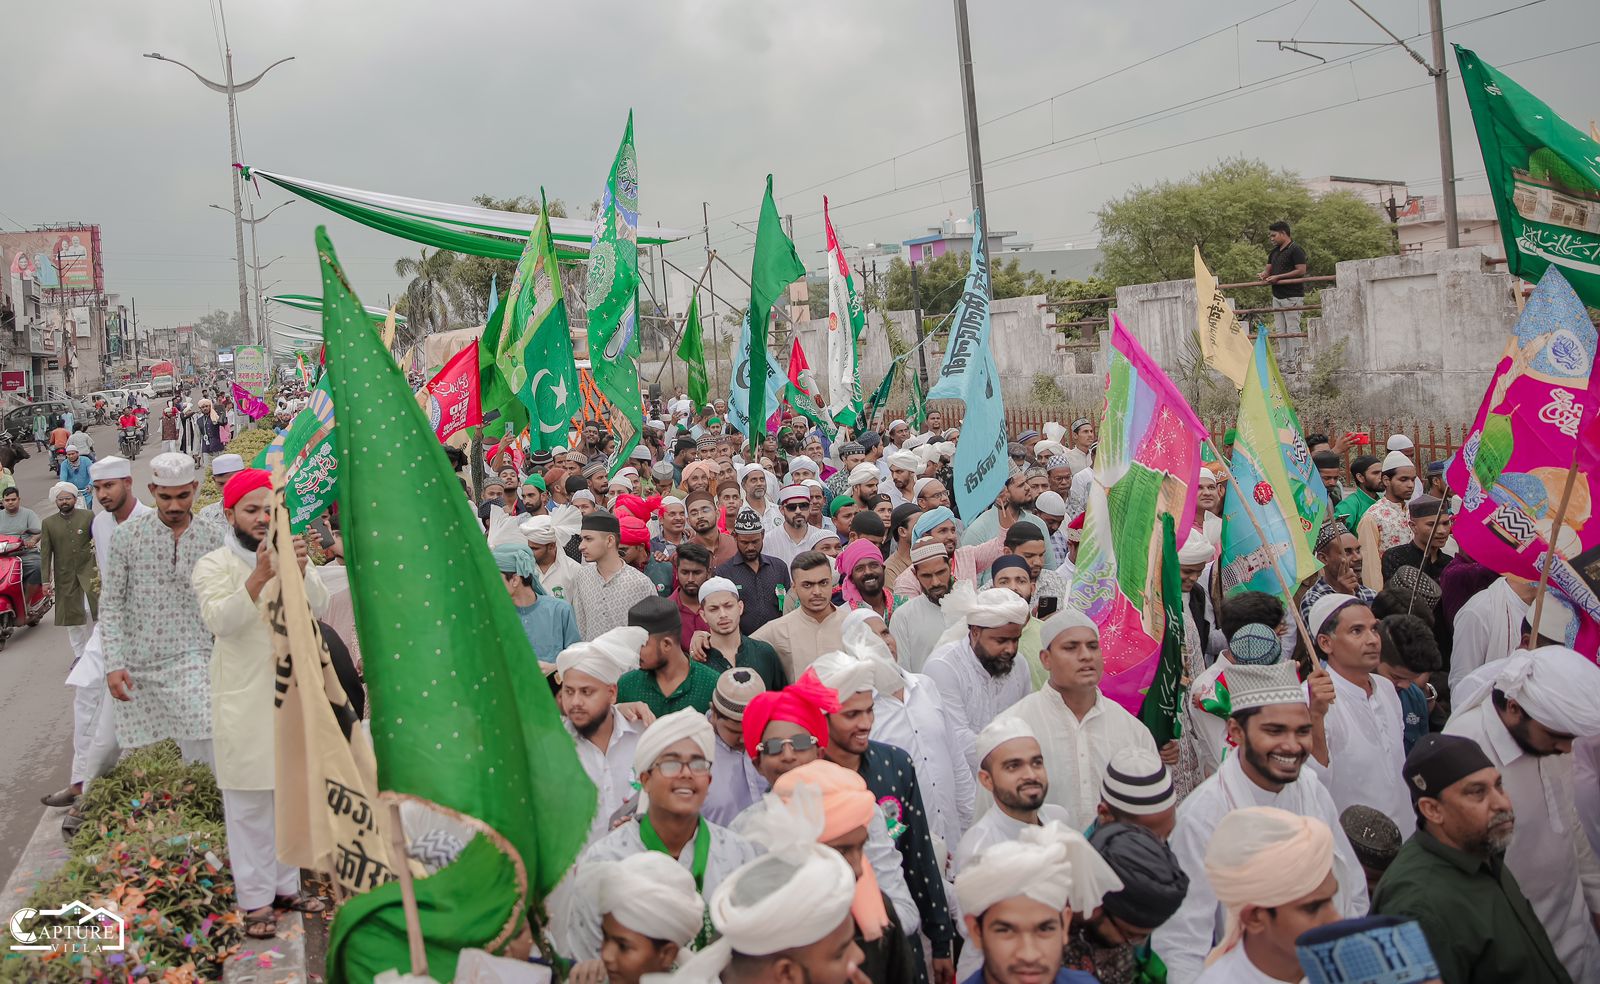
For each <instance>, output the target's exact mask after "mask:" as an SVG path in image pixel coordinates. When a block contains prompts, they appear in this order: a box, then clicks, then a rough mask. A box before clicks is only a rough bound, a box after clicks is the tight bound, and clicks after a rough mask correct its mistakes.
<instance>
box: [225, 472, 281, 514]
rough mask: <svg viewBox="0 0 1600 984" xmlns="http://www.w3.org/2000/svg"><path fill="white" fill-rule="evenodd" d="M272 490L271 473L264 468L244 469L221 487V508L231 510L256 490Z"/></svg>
mask: <svg viewBox="0 0 1600 984" xmlns="http://www.w3.org/2000/svg"><path fill="white" fill-rule="evenodd" d="M270 488H272V473H271V472H269V471H267V470H266V469H265V468H246V469H245V470H244V471H242V472H239V473H237V474H235V475H234V476H233V477H232V478H230V479H228V484H226V485H224V486H223V487H222V508H224V509H232V508H233V507H234V506H236V505H238V503H239V500H240V499H243V498H244V497H245V496H247V495H249V494H250V493H252V492H254V491H255V490H256V489H270Z"/></svg>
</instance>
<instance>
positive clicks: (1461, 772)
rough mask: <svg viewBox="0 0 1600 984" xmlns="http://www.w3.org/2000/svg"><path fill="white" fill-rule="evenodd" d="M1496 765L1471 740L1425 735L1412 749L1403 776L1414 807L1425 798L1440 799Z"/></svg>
mask: <svg viewBox="0 0 1600 984" xmlns="http://www.w3.org/2000/svg"><path fill="white" fill-rule="evenodd" d="M1493 764H1494V763H1493V762H1490V761H1489V756H1487V755H1485V754H1483V749H1481V748H1479V747H1478V743H1477V742H1475V741H1473V740H1472V739H1471V738H1463V737H1461V736H1460V735H1445V734H1426V735H1423V736H1422V737H1421V738H1418V739H1417V743H1416V744H1415V745H1413V746H1412V748H1411V754H1410V755H1407V756H1406V763H1405V765H1403V766H1401V768H1400V775H1401V777H1402V778H1404V779H1405V781H1406V788H1407V789H1409V790H1410V791H1411V802H1412V803H1415V802H1416V801H1417V800H1419V799H1422V798H1423V797H1424V796H1427V797H1431V798H1433V799H1438V798H1439V794H1440V793H1442V792H1444V791H1445V790H1446V789H1449V788H1450V787H1451V786H1454V785H1455V784H1456V783H1458V782H1460V781H1461V780H1462V779H1465V778H1466V777H1467V776H1470V775H1472V774H1473V773H1474V772H1477V771H1479V770H1480V769H1487V768H1489V767H1490V766H1492V765H1493Z"/></svg>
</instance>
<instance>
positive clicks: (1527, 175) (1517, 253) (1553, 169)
mask: <svg viewBox="0 0 1600 984" xmlns="http://www.w3.org/2000/svg"><path fill="white" fill-rule="evenodd" d="M1456 61H1457V63H1458V64H1460V66H1461V84H1462V86H1463V87H1464V88H1465V89H1466V91H1467V105H1468V106H1469V107H1470V108H1471V109H1472V123H1473V126H1475V127H1476V128H1477V130H1478V144H1479V146H1480V147H1482V149H1483V166H1484V170H1485V171H1487V172H1488V177H1489V190H1490V192H1491V193H1493V195H1494V210H1495V213H1496V214H1497V215H1498V216H1499V217H1500V236H1501V238H1502V240H1504V242H1505V249H1506V259H1507V261H1508V262H1507V266H1508V267H1509V268H1510V270H1511V272H1512V273H1514V274H1516V275H1517V276H1519V277H1521V278H1522V279H1523V280H1526V281H1528V282H1529V283H1536V282H1538V280H1539V279H1540V278H1541V277H1543V276H1544V271H1545V270H1546V269H1547V268H1548V267H1550V266H1552V265H1553V266H1557V267H1560V268H1561V274H1562V276H1564V277H1566V278H1567V283H1569V284H1571V285H1572V289H1573V290H1575V291H1577V293H1578V297H1580V298H1582V300H1583V303H1585V304H1587V305H1588V306H1590V307H1600V154H1597V153H1596V145H1597V144H1600V137H1595V138H1593V139H1591V137H1590V135H1589V134H1587V133H1584V132H1583V131H1582V130H1579V129H1578V128H1577V127H1575V126H1573V125H1572V124H1571V123H1568V122H1567V121H1566V120H1563V119H1562V118H1561V117H1559V116H1557V115H1556V114H1555V113H1554V112H1553V111H1552V110H1551V109H1550V107H1549V106H1546V105H1545V104H1544V103H1543V102H1541V101H1540V100H1539V98H1538V97H1537V96H1535V95H1534V94H1533V93H1531V92H1529V91H1528V90H1527V89H1524V88H1523V87H1522V86H1520V85H1518V84H1517V83H1516V82H1515V81H1513V80H1512V79H1511V77H1510V76H1508V75H1505V74H1503V73H1501V72H1500V71H1498V70H1497V69H1495V68H1493V67H1491V66H1490V65H1488V64H1487V63H1485V62H1484V60H1483V59H1481V58H1479V57H1478V56H1477V55H1476V54H1474V53H1473V52H1471V51H1469V50H1467V49H1466V48H1463V47H1461V46H1460V45H1456ZM1573 91H1574V92H1576V90H1573Z"/></svg>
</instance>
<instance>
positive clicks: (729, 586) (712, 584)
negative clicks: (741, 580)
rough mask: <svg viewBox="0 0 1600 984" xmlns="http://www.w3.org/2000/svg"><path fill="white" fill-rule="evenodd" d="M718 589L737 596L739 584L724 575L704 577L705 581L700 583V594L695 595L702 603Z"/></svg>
mask: <svg viewBox="0 0 1600 984" xmlns="http://www.w3.org/2000/svg"><path fill="white" fill-rule="evenodd" d="M718 591H726V592H728V593H729V594H731V595H733V596H734V597H735V598H737V597H739V586H738V585H737V584H734V583H733V582H732V581H731V580H729V579H728V578H725V577H708V578H706V579H705V582H704V583H703V584H701V585H700V594H699V595H698V596H697V597H698V598H699V601H700V603H701V604H702V605H703V604H705V601H706V599H707V598H709V597H711V596H712V595H714V594H716V593H717V592H718Z"/></svg>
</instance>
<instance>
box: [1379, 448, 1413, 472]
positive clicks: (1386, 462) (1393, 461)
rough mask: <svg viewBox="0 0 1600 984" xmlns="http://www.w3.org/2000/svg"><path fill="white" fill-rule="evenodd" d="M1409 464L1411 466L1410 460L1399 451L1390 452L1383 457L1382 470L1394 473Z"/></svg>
mask: <svg viewBox="0 0 1600 984" xmlns="http://www.w3.org/2000/svg"><path fill="white" fill-rule="evenodd" d="M1409 464H1411V459H1410V458H1407V457H1406V456H1405V455H1404V454H1402V453H1401V452H1399V451H1390V452H1389V453H1388V454H1386V455H1384V456H1383V468H1382V470H1383V471H1394V470H1395V469H1396V468H1404V467H1406V466H1407V465H1409Z"/></svg>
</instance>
